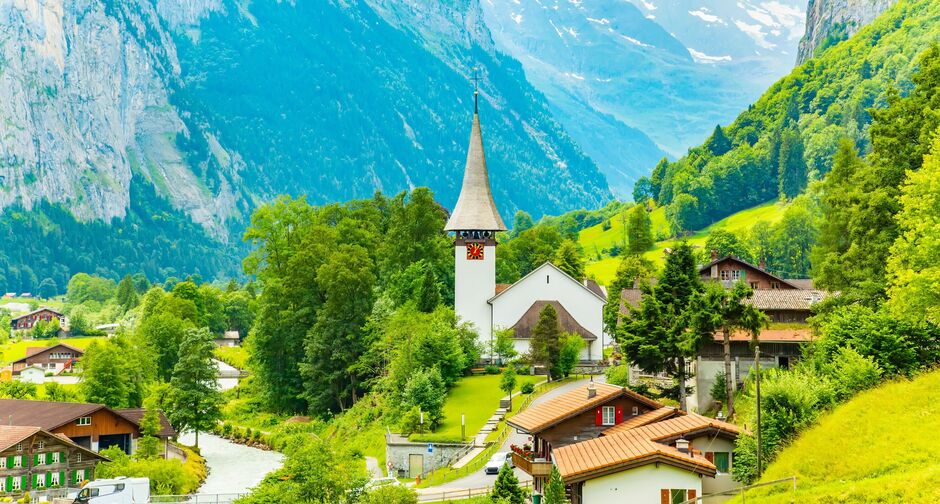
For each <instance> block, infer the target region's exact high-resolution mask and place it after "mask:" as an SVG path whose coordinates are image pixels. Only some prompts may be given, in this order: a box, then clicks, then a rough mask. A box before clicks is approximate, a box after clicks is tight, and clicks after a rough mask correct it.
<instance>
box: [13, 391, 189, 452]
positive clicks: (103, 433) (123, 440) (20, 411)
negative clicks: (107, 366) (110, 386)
mask: <svg viewBox="0 0 940 504" xmlns="http://www.w3.org/2000/svg"><path fill="white" fill-rule="evenodd" d="M0 412H2V421H3V422H4V423H7V424H9V425H21V426H38V427H40V428H42V429H44V430H46V431H49V432H51V433H53V434H57V435H59V434H61V435H65V436H68V438H69V439H71V440H72V441H73V442H74V443H75V444H77V445H79V446H82V447H83V448H86V449H89V450H91V451H94V452H99V451H101V450H104V449H105V448H108V447H111V446H118V447H120V448H121V449H122V450H123V451H124V452H125V453H128V454H130V453H133V452H134V450H135V449H136V447H137V439H138V438H140V436H141V433H140V418H141V417H142V416H143V410H140V409H128V410H113V409H111V408H109V407H107V406H105V405H103V404H88V403H65V402H50V401H27V400H22V399H0ZM160 423H161V425H162V427H163V429H162V431H161V432H160V433H159V434H158V437H160V438H161V439H164V440H167V439H169V438H170V437H173V436H175V435H176V433H175V431H173V428H172V427H170V424H169V422H168V421H167V419H166V417H165V416H164V415H163V414H162V413H161V414H160Z"/></svg>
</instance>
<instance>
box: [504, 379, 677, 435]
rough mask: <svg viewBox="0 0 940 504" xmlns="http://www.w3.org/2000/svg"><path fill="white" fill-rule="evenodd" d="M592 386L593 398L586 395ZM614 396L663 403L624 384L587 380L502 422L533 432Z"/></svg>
mask: <svg viewBox="0 0 940 504" xmlns="http://www.w3.org/2000/svg"><path fill="white" fill-rule="evenodd" d="M592 385H593V386H594V389H595V391H596V394H595V395H594V397H588V387H590V386H592ZM617 397H629V398H631V399H633V400H635V401H637V402H639V403H640V404H644V405H646V406H648V407H650V408H653V409H659V408H661V407H662V406H663V405H662V404H660V403H658V402H656V401H654V400H652V399H649V398H647V397H643V396H641V395H640V394H637V393H636V392H633V391H632V390H629V389H626V388H624V387H618V386H616V385H610V384H607V383H591V384H588V385H584V386H581V387H577V388H575V389H573V390H570V391H568V392H565V393H564V394H561V395H559V396H557V397H554V398H552V399H549V400H548V401H545V402H544V403H542V404H539V405H538V406H532V407H530V408H528V409H526V410H524V411H522V412H520V413H518V414H516V415H515V416H513V417H510V418H508V419H507V420H506V423H507V424H509V425H512V426H513V427H515V428H516V429H519V430H522V431H525V432H528V433H530V434H533V433H537V432H541V431H543V430H545V429H547V428H549V427H551V426H553V425H556V424H558V423H561V422H562V421H564V420H567V419H569V418H571V417H574V416H577V415H579V414H581V413H584V412H585V411H590V410H592V409H594V407H595V406H598V405H600V404H603V403H606V402H608V401H611V400H613V399H615V398H617Z"/></svg>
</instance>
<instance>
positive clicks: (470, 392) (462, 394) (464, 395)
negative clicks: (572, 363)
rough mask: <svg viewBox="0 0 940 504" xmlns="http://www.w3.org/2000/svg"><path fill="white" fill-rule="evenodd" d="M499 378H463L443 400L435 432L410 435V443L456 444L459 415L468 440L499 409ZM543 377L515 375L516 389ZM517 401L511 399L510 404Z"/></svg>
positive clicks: (498, 376)
mask: <svg viewBox="0 0 940 504" xmlns="http://www.w3.org/2000/svg"><path fill="white" fill-rule="evenodd" d="M501 379H502V375H481V376H467V377H464V378H461V379H460V381H458V382H457V384H456V385H454V388H452V389H450V392H449V393H448V394H447V401H446V402H445V403H444V421H443V422H441V425H440V426H438V428H437V431H436V432H434V433H431V434H416V435H413V436H411V440H412V441H430V442H444V441H457V442H459V441H460V415H461V414H464V415H466V422H467V438H468V439H469V438H471V437H473V436H475V435H476V433H477V432H479V431H480V429H481V428H483V426H484V425H485V424H486V421H487V420H489V419H490V417H491V416H493V413H494V412H495V411H496V408H498V407H499V400H500V399H502V398H503V397H505V396H506V393H505V392H503V391H502V390H500V388H499V382H500V380H501ZM544 379H545V377H544V376H518V377H517V384H516V390H517V391H518V390H519V387H521V386H522V384H523V383H526V382H529V383H533V384H535V383H538V382H540V381H542V380H544ZM519 400H520V399H514V400H513V402H515V401H519Z"/></svg>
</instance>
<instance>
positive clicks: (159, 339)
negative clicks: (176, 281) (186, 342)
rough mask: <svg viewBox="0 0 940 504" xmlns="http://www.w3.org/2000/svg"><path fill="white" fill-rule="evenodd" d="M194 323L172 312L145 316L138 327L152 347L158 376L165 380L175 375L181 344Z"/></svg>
mask: <svg viewBox="0 0 940 504" xmlns="http://www.w3.org/2000/svg"><path fill="white" fill-rule="evenodd" d="M191 328H193V325H192V323H190V322H189V321H186V320H183V319H181V318H179V317H177V316H176V315H173V314H172V313H169V312H167V311H161V312H159V313H156V314H155V315H151V316H149V317H146V318H144V319H143V320H142V321H141V322H140V325H139V326H138V327H137V334H138V336H139V337H140V338H141V339H142V340H143V341H144V342H146V343H147V344H148V345H149V346H150V348H151V349H152V352H153V355H154V357H155V360H156V365H157V376H158V377H159V378H160V379H161V380H164V381H169V380H170V379H171V378H172V377H173V370H174V369H175V368H176V363H177V362H178V361H179V357H180V345H181V344H182V342H183V338H184V337H185V335H186V331H187V330H189V329H191Z"/></svg>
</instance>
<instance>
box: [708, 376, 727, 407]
mask: <svg viewBox="0 0 940 504" xmlns="http://www.w3.org/2000/svg"><path fill="white" fill-rule="evenodd" d="M727 387H728V382H727V381H726V380H725V372H724V371H719V372H717V373H715V383H713V384H712V388H711V390H710V391H709V393H710V394H711V396H712V400H713V401H715V402H721V404H722V405H723V406H727V405H728V388H727Z"/></svg>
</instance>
